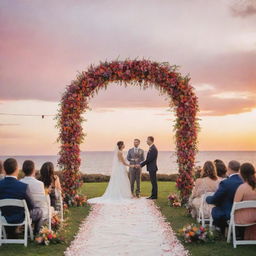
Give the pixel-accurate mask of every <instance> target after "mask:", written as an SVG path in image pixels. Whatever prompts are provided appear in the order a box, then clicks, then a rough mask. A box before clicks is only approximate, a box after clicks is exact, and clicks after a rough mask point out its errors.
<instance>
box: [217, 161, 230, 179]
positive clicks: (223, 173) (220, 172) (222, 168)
mask: <svg viewBox="0 0 256 256" xmlns="http://www.w3.org/2000/svg"><path fill="white" fill-rule="evenodd" d="M214 164H215V166H216V170H217V176H218V177H219V178H220V179H221V180H223V179H226V178H227V171H228V170H227V167H226V165H225V164H224V162H223V161H222V160H220V159H216V160H214Z"/></svg>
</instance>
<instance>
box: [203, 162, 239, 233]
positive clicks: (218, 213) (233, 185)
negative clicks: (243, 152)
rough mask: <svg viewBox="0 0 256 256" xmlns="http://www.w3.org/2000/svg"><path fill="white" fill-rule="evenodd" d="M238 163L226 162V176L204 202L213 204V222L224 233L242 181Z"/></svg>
mask: <svg viewBox="0 0 256 256" xmlns="http://www.w3.org/2000/svg"><path fill="white" fill-rule="evenodd" d="M239 169H240V163H239V162H237V161H234V160H233V161H230V162H229V164H228V173H227V174H228V178H227V179H224V180H223V181H221V182H220V184H219V188H218V190H217V191H216V192H215V193H214V195H213V196H208V197H207V198H206V202H207V203H208V204H214V205H215V206H216V207H214V208H213V209H212V217H213V224H214V225H215V226H217V227H219V228H220V229H221V232H222V234H224V233H225V227H226V226H227V220H229V219H230V213H231V209H232V206H233V201H234V197H235V193H236V190H237V188H238V187H239V186H240V185H241V184H242V183H243V180H242V178H241V177H240V175H239Z"/></svg>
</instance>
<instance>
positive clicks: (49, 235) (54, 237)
mask: <svg viewBox="0 0 256 256" xmlns="http://www.w3.org/2000/svg"><path fill="white" fill-rule="evenodd" d="M35 242H36V243H37V244H41V245H49V244H59V243H63V242H64V239H63V238H62V237H60V236H59V235H58V234H57V233H56V232H54V231H53V230H49V229H48V228H47V227H42V228H41V230H40V232H39V234H38V235H37V236H36V238H35Z"/></svg>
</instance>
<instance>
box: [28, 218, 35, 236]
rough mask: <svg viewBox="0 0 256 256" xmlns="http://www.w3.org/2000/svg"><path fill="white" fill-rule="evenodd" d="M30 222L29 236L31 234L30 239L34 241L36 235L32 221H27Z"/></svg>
mask: <svg viewBox="0 0 256 256" xmlns="http://www.w3.org/2000/svg"><path fill="white" fill-rule="evenodd" d="M27 221H28V229H29V234H30V239H31V241H33V240H34V234H33V229H32V226H31V223H32V221H31V220H30V219H28V220H27Z"/></svg>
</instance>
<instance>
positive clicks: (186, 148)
mask: <svg viewBox="0 0 256 256" xmlns="http://www.w3.org/2000/svg"><path fill="white" fill-rule="evenodd" d="M189 81H190V78H189V77H188V76H182V75H181V74H180V73H179V72H178V68H177V66H176V65H172V66H171V65H169V63H166V62H164V63H157V62H154V61H150V60H145V59H142V60H137V59H135V60H125V61H119V60H116V61H111V62H102V63H100V65H98V66H96V67H94V66H90V68H89V69H88V70H87V71H83V72H81V73H79V74H78V76H77V79H76V80H74V81H72V82H71V84H70V85H68V86H67V88H66V91H65V93H64V94H63V96H62V99H61V104H60V109H59V113H58V115H57V126H58V127H59V129H60V133H59V138H58V141H59V142H60V143H61V146H60V152H59V155H60V158H59V160H58V164H59V166H60V169H61V171H62V172H63V192H64V197H65V201H66V202H72V201H73V198H74V196H75V195H76V194H77V190H78V188H79V186H80V184H81V182H80V174H79V167H80V163H81V159H80V147H79V145H80V144H81V143H82V142H83V140H84V137H85V134H84V133H83V131H82V122H83V121H84V118H83V116H82V114H83V113H84V112H85V111H87V110H88V109H89V105H88V102H89V100H90V99H91V98H92V97H93V96H95V95H96V94H97V93H98V91H99V90H100V89H102V88H107V85H108V84H109V83H112V82H118V83H119V84H124V85H125V86H127V84H131V85H138V86H139V87H140V88H142V89H147V88H150V87H155V88H156V89H158V90H159V91H160V92H161V93H162V94H165V95H167V96H168V97H169V98H170V102H169V106H170V107H171V108H173V109H174V112H175V114H176V121H175V125H174V130H175V132H176V134H175V137H176V154H177V163H178V168H179V176H178V178H177V181H176V183H177V188H178V189H179V191H180V195H181V199H182V203H186V202H187V201H188V198H189V196H190V193H191V190H192V188H193V184H194V179H193V175H192V172H193V168H194V163H195V155H196V152H197V133H198V129H199V126H198V119H197V112H198V110H199V108H198V100H197V97H196V95H195V93H194V89H193V87H192V86H191V84H190V82H189Z"/></svg>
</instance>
